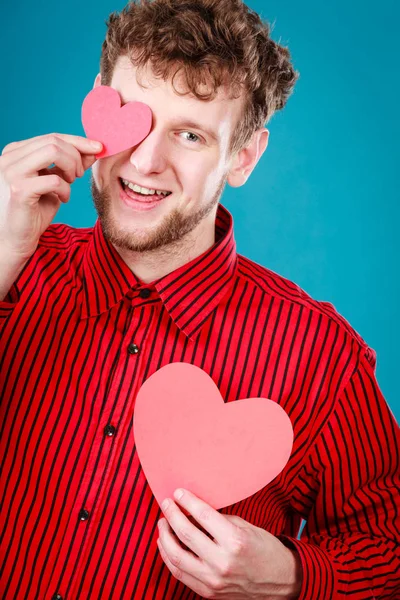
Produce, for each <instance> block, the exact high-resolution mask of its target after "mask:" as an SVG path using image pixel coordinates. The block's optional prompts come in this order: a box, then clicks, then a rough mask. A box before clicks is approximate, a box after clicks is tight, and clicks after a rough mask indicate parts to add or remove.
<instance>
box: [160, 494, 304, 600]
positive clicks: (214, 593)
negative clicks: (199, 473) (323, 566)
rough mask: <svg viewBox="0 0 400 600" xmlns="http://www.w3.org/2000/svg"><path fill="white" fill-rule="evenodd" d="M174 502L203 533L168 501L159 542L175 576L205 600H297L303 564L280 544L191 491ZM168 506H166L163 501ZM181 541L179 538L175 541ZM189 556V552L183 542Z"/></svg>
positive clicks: (276, 539) (171, 501)
mask: <svg viewBox="0 0 400 600" xmlns="http://www.w3.org/2000/svg"><path fill="white" fill-rule="evenodd" d="M177 492H178V490H176V491H175V493H174V497H175V501H176V502H179V504H180V505H181V506H182V507H183V508H184V509H185V510H186V511H187V512H188V513H189V514H190V515H192V516H193V517H194V519H195V520H196V521H197V523H198V524H199V525H200V526H201V527H202V529H203V530H204V531H206V532H208V533H209V534H210V535H211V536H212V537H213V539H211V538H209V537H208V536H207V535H206V534H205V533H203V531H201V530H200V529H198V528H197V527H196V525H194V524H193V523H192V522H191V521H190V519H189V518H188V517H186V516H185V514H184V513H183V512H182V511H181V510H180V508H179V507H178V505H177V504H176V502H174V500H172V499H171V498H168V499H167V503H168V505H167V506H166V507H164V503H163V504H162V507H161V508H162V510H163V513H164V515H165V517H166V519H160V521H159V530H160V537H159V539H158V540H157V544H158V547H159V549H160V553H161V556H162V559H163V561H164V562H165V564H166V565H167V567H168V569H169V570H170V571H171V573H172V575H173V576H174V577H175V578H176V579H179V580H180V581H181V582H182V583H183V584H185V585H187V586H188V587H189V588H191V589H192V590H193V591H194V592H196V593H197V594H199V595H200V596H203V598H216V599H219V598H226V599H230V600H232V598H235V600H246V599H252V600H255V599H256V598H260V599H261V598H262V599H263V600H266V599H268V600H272V599H276V600H278V599H282V598H292V599H294V598H297V597H298V595H299V593H300V589H301V562H300V557H299V555H298V553H297V552H295V551H293V550H290V549H289V548H287V547H286V546H285V545H284V544H282V542H281V541H280V540H278V538H276V537H275V536H273V535H272V534H270V533H268V531H265V530H264V529H261V528H260V527H255V526H254V525H252V524H251V523H248V522H247V521H245V520H244V519H241V518H240V517H237V516H235V515H225V514H221V513H219V512H218V511H217V510H215V509H214V508H212V507H211V506H209V505H208V504H206V503H205V502H203V500H201V499H200V498H198V497H197V496H195V495H194V494H192V493H191V492H189V491H187V490H183V495H182V496H181V497H180V498H178V495H177ZM164 502H165V501H164ZM174 534H176V536H177V537H175V535H174ZM177 538H178V539H179V540H180V541H181V542H182V543H183V544H184V545H185V546H186V547H187V548H189V549H190V550H191V551H190V550H185V549H184V548H183V547H182V546H181V544H180V543H179V541H178V539H177Z"/></svg>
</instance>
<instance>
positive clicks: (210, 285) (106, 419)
mask: <svg viewBox="0 0 400 600" xmlns="http://www.w3.org/2000/svg"><path fill="white" fill-rule="evenodd" d="M108 27H109V29H108V33H107V37H106V41H105V43H104V45H103V53H102V59H101V74H99V75H98V76H97V77H96V80H95V86H98V85H99V84H101V83H102V84H103V85H110V86H111V87H113V88H114V89H115V90H117V91H118V92H119V94H120V96H121V99H122V102H123V103H126V102H129V101H132V100H136V101H140V102H144V103H146V104H147V105H148V106H149V107H150V108H151V111H152V114H153V123H152V129H151V131H150V133H149V135H148V136H147V137H146V138H145V139H144V140H143V141H142V142H141V143H140V144H138V145H137V146H135V147H133V148H130V149H129V150H127V151H124V152H120V153H118V154H116V155H113V156H110V157H107V158H104V159H100V160H98V161H97V162H96V161H95V154H96V153H97V152H98V151H99V148H98V149H95V148H94V147H92V146H91V144H90V141H88V140H85V139H83V138H79V137H77V136H72V135H66V134H53V135H50V136H39V137H37V138H33V139H30V140H24V141H21V142H16V143H13V144H9V145H8V146H7V147H6V148H4V150H3V154H2V156H1V158H0V173H1V176H2V177H1V203H2V208H3V210H2V214H3V215H4V216H3V220H2V222H1V223H0V240H1V259H0V260H1V263H2V264H1V266H2V268H1V270H0V299H1V300H2V301H1V302H0V317H1V341H0V389H1V398H2V403H1V410H2V422H1V426H2V442H1V448H2V465H3V467H2V468H3V471H2V503H3V504H2V505H3V511H2V517H1V519H2V536H3V537H2V549H4V550H3V575H2V580H1V592H2V597H4V598H25V597H28V598H30V599H31V598H32V599H39V598H40V599H41V598H49V599H50V598H56V599H58V600H63V599H72V598H73V599H75V598H96V599H97V598H102V599H106V598H107V599H111V598H115V599H125V598H138V599H141V598H157V599H158V598H159V599H161V598H164V599H165V598H168V599H176V598H182V599H183V598H185V599H189V598H200V597H204V598H226V599H232V598H235V599H238V600H240V599H243V600H244V599H250V598H251V599H255V598H260V599H261V598H301V599H302V600H305V599H307V600H308V599H313V600H320V599H322V598H323V599H328V598H344V597H347V596H348V595H351V596H353V597H354V598H360V599H361V598H371V597H375V598H396V597H398V595H399V593H400V582H399V570H400V559H399V546H398V542H399V522H398V510H397V506H396V503H395V496H396V492H397V493H398V489H399V483H398V467H399V451H398V439H399V438H398V428H397V424H396V423H395V420H394V417H393V415H392V413H391V411H390V409H389V407H388V406H387V404H386V402H385V400H384V398H383V396H382V394H381V392H380V389H379V386H378V384H377V382H376V379H375V374H374V367H375V353H374V351H373V350H372V349H371V348H369V347H368V345H367V344H366V343H365V342H364V340H363V339H362V338H361V337H360V336H359V335H358V333H357V332H356V331H354V329H352V327H351V326H350V325H349V324H348V323H347V322H346V321H345V320H344V319H343V317H341V316H340V315H339V314H338V313H337V312H336V311H335V309H334V307H333V306H332V305H330V304H329V303H325V302H318V301H316V300H314V299H312V298H310V297H309V296H308V295H307V294H306V293H305V292H304V291H303V290H301V289H300V288H299V287H298V286H297V285H296V284H294V283H292V282H290V281H288V280H287V279H285V278H283V277H281V276H279V275H278V274H276V273H273V272H271V271H269V270H268V269H267V268H265V267H262V266H260V265H257V264H256V263H254V262H252V261H250V260H248V259H247V258H245V257H243V256H241V255H238V254H237V253H236V249H235V242H234V235H233V223H232V218H231V215H230V214H229V212H228V211H227V210H226V209H225V208H224V207H223V206H222V205H221V204H220V199H221V195H222V193H223V189H224V186H225V184H226V183H228V184H229V185H231V186H233V187H237V186H241V185H244V184H245V182H246V180H247V179H248V177H249V176H250V174H251V172H252V171H253V169H254V168H255V166H256V164H257V162H258V161H259V160H260V158H261V156H262V154H263V152H264V151H265V149H266V147H267V143H268V135H269V134H268V130H267V129H265V127H264V125H265V122H266V121H267V120H268V119H269V118H270V116H271V115H272V114H273V112H274V111H275V110H277V109H279V108H282V107H283V106H284V105H285V102H286V99H287V98H288V96H289V95H290V93H291V91H292V89H293V85H294V83H295V80H296V77H297V74H296V73H295V71H294V70H293V68H292V66H291V64H290V62H289V53H288V51H287V50H286V49H285V48H282V47H281V46H279V45H277V44H276V43H274V42H273V41H272V40H271V39H270V37H269V30H268V26H267V25H266V24H263V23H262V22H261V20H260V19H259V17H258V16H257V15H256V14H254V13H253V12H252V11H250V10H249V9H248V8H247V7H246V6H245V5H244V4H242V2H240V1H239V0H195V1H192V2H187V1H184V0H156V1H154V2H142V3H140V4H130V5H129V6H128V7H127V9H126V10H125V11H123V12H122V13H121V14H120V15H115V14H113V15H112V16H111V17H110V20H109V23H108ZM128 49H129V52H128ZM173 75H176V76H175V77H173ZM187 89H189V91H190V93H189V94H187V95H184V92H185V91H187ZM232 91H233V92H237V93H233V94H232V93H231V92H232ZM53 162H54V163H55V167H53V168H49V165H50V164H52V163H53ZM89 167H92V171H93V173H92V181H91V187H92V195H93V199H94V203H95V206H96V210H97V213H98V216H99V219H98V220H97V222H96V224H95V226H94V227H90V228H86V229H75V228H73V227H70V226H68V225H63V224H53V225H50V223H51V221H52V219H53V218H54V216H55V214H56V212H57V210H58V208H59V206H60V204H61V202H62V201H64V202H66V201H68V200H69V195H70V184H71V183H72V182H73V181H74V180H75V178H76V177H79V176H81V175H82V174H83V172H84V171H85V170H86V169H87V168H89ZM135 186H138V187H135ZM166 192H167V193H168V194H166ZM249 205H250V207H251V198H249ZM249 210H250V208H249ZM172 362H186V363H190V364H193V365H196V366H198V367H199V368H201V369H203V370H204V371H205V372H206V373H208V374H209V375H210V377H211V378H212V379H213V380H214V382H215V383H216V385H217V386H218V388H219V390H220V392H221V394H222V396H223V398H224V400H225V402H234V401H235V400H237V399H240V398H246V397H247V398H252V397H253V398H254V397H257V396H259V397H264V398H270V399H272V400H273V401H275V402H277V403H279V405H280V406H281V407H282V408H283V409H284V410H285V411H286V413H287V414H288V415H289V417H290V419H291V422H292V425H293V430H294V444H293V451H292V454H291V457H290V460H289V462H288V464H287V465H286V467H285V468H284V470H283V471H282V473H281V474H280V475H279V476H277V477H276V478H275V479H274V480H273V481H272V482H271V483H270V484H268V485H266V486H265V487H264V488H263V489H262V490H260V491H259V492H258V493H256V494H254V495H253V496H251V497H249V498H247V499H245V500H243V501H241V502H238V503H236V504H234V505H232V506H229V507H227V508H226V509H222V510H220V511H216V510H214V509H212V508H211V507H209V506H208V505H207V504H206V503H205V502H204V501H202V500H201V499H200V498H197V497H196V496H194V495H193V494H192V493H191V491H190V490H184V492H183V495H182V496H181V498H180V499H178V497H175V498H174V499H172V498H171V499H168V502H167V506H166V507H164V505H163V507H162V509H160V507H159V506H158V504H157V502H156V501H155V498H154V496H153V494H152V492H151V490H150V488H149V486H148V483H147V481H146V478H145V476H144V473H143V471H142V469H141V465H140V461H139V459H138V455H137V452H136V447H135V440H134V435H133V427H132V418H133V415H134V407H135V398H136V395H137V393H138V391H139V389H140V387H141V385H142V384H143V383H144V382H145V381H146V380H147V379H148V378H149V377H150V376H151V375H152V374H153V373H155V372H156V371H157V370H158V369H160V368H161V367H162V366H164V365H166V364H169V363H172ZM166 426H167V424H166ZM158 451H159V452H160V455H162V454H163V453H166V452H168V448H159V449H158ZM261 459H262V460H265V461H268V457H267V456H266V457H261ZM238 477H240V473H238ZM184 510H185V511H187V513H189V515H190V516H191V518H190V517H187V516H185V514H184V512H183V511H184ZM302 518H303V519H306V520H307V524H306V527H305V529H304V532H303V534H302V536H301V539H297V536H298V533H299V526H300V522H301V519H302ZM158 523H159V528H157V524H158ZM207 533H208V535H207Z"/></svg>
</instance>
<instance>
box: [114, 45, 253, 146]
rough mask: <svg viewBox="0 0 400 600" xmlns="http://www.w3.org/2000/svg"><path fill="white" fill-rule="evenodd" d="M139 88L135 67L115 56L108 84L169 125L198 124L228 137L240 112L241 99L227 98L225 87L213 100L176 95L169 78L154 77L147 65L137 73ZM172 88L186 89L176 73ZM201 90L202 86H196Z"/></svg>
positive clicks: (122, 57) (123, 58)
mask: <svg viewBox="0 0 400 600" xmlns="http://www.w3.org/2000/svg"><path fill="white" fill-rule="evenodd" d="M140 83H141V84H142V85H143V86H145V87H141V86H140V85H139V83H138V81H137V79H136V67H134V66H133V65H132V64H131V62H130V60H129V58H128V57H127V56H121V57H119V59H118V61H117V63H116V65H115V69H114V72H113V77H112V81H111V86H112V87H113V88H115V89H116V90H117V91H118V92H119V94H120V96H121V99H122V102H123V103H124V104H125V103H126V102H130V101H132V100H137V101H140V102H145V103H146V104H148V105H149V106H150V108H151V109H152V111H153V113H154V115H155V117H156V118H160V119H162V120H163V122H164V121H168V122H170V123H171V124H178V123H179V122H182V123H183V122H184V121H185V122H188V123H189V122H190V123H192V125H193V126H194V125H195V124H198V125H202V126H203V129H204V128H208V129H209V130H210V131H211V132H214V133H215V134H216V138H217V139H224V138H227V137H229V136H230V134H231V131H232V129H233V128H234V127H235V125H236V123H237V119H238V117H239V115H240V113H241V109H242V103H243V98H242V96H241V97H240V98H234V99H230V98H229V97H228V94H227V93H226V90H224V89H223V88H220V89H219V90H218V93H217V95H216V97H215V98H214V100H210V101H207V102H206V101H202V100H199V99H198V98H196V97H195V96H194V95H193V94H191V93H188V94H187V95H185V96H179V95H178V94H177V93H176V91H175V90H174V88H173V86H172V82H171V81H163V80H162V79H157V78H155V77H154V75H153V73H152V71H151V69H150V67H148V66H146V68H145V69H143V70H141V72H140ZM174 85H175V88H176V89H177V90H178V91H179V92H181V93H182V92H186V91H187V87H185V83H184V78H183V76H182V75H181V73H179V74H178V75H177V76H176V77H175V78H174ZM199 91H200V92H201V93H203V92H204V91H209V90H206V88H204V89H202V87H200V89H199Z"/></svg>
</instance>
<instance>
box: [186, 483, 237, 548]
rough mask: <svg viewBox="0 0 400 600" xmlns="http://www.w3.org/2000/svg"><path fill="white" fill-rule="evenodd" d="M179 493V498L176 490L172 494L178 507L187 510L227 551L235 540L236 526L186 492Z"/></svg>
mask: <svg viewBox="0 0 400 600" xmlns="http://www.w3.org/2000/svg"><path fill="white" fill-rule="evenodd" d="M180 491H181V492H183V494H182V496H181V497H180V498H178V497H177V495H176V494H177V492H178V490H175V493H174V497H175V500H176V501H177V502H178V503H179V505H181V506H182V507H183V508H184V509H185V510H187V511H188V512H189V513H190V514H191V515H192V516H193V517H194V518H195V519H196V521H197V522H198V523H199V524H200V525H201V526H202V527H203V528H204V529H205V530H206V531H208V533H210V534H211V535H212V537H213V538H214V539H215V540H216V541H217V543H218V544H219V545H220V546H222V547H223V548H224V549H229V548H230V547H231V542H232V540H233V539H236V532H237V525H236V524H234V523H231V522H230V521H229V520H228V519H227V518H226V516H225V515H223V514H221V513H219V512H218V511H217V510H215V508H213V507H212V506H210V505H209V504H207V503H206V502H204V501H203V500H201V499H200V498H198V497H197V496H195V495H194V494H192V493H191V492H189V491H188V490H180Z"/></svg>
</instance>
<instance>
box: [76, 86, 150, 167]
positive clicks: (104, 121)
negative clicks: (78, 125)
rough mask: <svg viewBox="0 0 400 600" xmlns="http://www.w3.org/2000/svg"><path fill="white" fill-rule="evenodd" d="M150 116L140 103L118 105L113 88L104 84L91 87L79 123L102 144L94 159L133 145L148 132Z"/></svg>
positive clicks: (118, 100)
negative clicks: (101, 148)
mask: <svg viewBox="0 0 400 600" xmlns="http://www.w3.org/2000/svg"><path fill="white" fill-rule="evenodd" d="M152 119H153V115H152V112H151V108H150V107H149V106H148V105H147V104H144V103H143V102H127V103H126V104H124V106H122V107H121V97H120V95H119V93H118V92H117V90H114V88H112V87H109V86H108V85H99V86H98V87H95V88H94V89H92V90H91V91H90V92H89V93H88V95H87V96H86V98H85V99H84V101H83V104H82V125H83V129H84V130H85V133H86V136H87V137H88V138H90V139H92V140H97V141H99V142H101V143H102V144H103V150H102V151H101V152H100V154H97V155H96V158H97V159H98V158H105V157H106V156H112V155H113V154H118V152H122V151H123V150H127V149H128V148H131V147H132V146H136V144H139V143H140V142H141V141H143V140H144V138H145V137H147V136H148V135H149V133H150V129H151V124H152Z"/></svg>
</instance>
